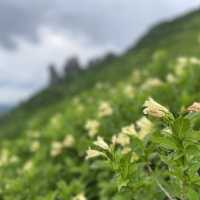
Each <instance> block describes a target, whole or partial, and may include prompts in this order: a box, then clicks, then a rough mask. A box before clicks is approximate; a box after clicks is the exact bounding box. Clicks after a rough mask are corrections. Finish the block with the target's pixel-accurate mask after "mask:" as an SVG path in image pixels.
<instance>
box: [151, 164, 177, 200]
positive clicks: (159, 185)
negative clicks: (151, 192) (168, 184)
mask: <svg viewBox="0 0 200 200" xmlns="http://www.w3.org/2000/svg"><path fill="white" fill-rule="evenodd" d="M147 167H148V170H149V172H150V173H151V174H152V176H153V178H154V180H155V182H156V184H157V186H158V187H159V188H160V190H161V191H162V192H163V193H164V194H165V195H166V196H167V197H168V199H169V200H175V199H174V198H173V197H172V196H171V194H169V192H168V191H167V190H166V189H165V188H164V187H163V185H162V184H161V183H160V182H159V180H158V179H157V178H156V177H155V176H154V174H153V171H152V169H151V167H150V166H149V165H147Z"/></svg>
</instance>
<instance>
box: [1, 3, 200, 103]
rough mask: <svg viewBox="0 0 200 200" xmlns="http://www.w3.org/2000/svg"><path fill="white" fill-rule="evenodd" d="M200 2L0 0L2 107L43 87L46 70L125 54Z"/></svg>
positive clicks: (45, 80)
mask: <svg viewBox="0 0 200 200" xmlns="http://www.w3.org/2000/svg"><path fill="white" fill-rule="evenodd" d="M198 5H200V0H140V1H136V0H55V1H50V0H0V94H1V95H0V104H1V103H3V104H4V103H17V102H19V101H21V100H23V99H25V98H27V97H28V96H29V95H30V94H32V93H33V92H35V91H37V90H38V89H39V88H41V87H43V86H44V85H45V84H46V83H47V80H48V77H47V66H48V64H49V63H51V62H55V63H56V64H57V66H58V69H59V68H61V66H62V64H63V63H64V61H65V60H66V58H68V57H70V56H71V55H78V56H79V57H80V59H81V61H82V62H86V61H87V60H88V59H90V58H91V57H94V56H97V55H101V54H103V53H104V52H106V51H108V50H113V51H116V52H121V51H123V50H125V49H126V48H127V47H128V46H130V45H131V44H133V43H134V42H135V41H136V40H137V39H138V38H139V37H140V36H141V35H142V34H143V33H144V32H145V31H146V30H148V28H149V27H150V26H151V25H152V24H155V23H157V22H159V21H161V20H165V19H171V18H173V17H175V16H176V15H179V14H182V13H183V12H186V11H189V10H191V9H193V8H196V7H197V6H198Z"/></svg>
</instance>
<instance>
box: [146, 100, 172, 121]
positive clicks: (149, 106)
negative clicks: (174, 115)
mask: <svg viewBox="0 0 200 200" xmlns="http://www.w3.org/2000/svg"><path fill="white" fill-rule="evenodd" d="M143 112H144V114H145V115H150V116H153V117H156V118H163V117H165V116H166V115H167V114H170V112H169V110H168V109H167V108H166V107H164V106H162V105H160V104H159V103H157V102H156V101H155V100H153V99H152V98H151V97H149V98H148V100H146V101H145V103H144V110H143Z"/></svg>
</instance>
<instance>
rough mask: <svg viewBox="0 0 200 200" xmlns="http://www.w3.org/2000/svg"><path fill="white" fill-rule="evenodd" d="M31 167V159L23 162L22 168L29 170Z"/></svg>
mask: <svg viewBox="0 0 200 200" xmlns="http://www.w3.org/2000/svg"><path fill="white" fill-rule="evenodd" d="M32 167H33V162H32V160H29V161H27V162H26V163H25V164H24V167H23V170H24V171H30V170H31V168H32Z"/></svg>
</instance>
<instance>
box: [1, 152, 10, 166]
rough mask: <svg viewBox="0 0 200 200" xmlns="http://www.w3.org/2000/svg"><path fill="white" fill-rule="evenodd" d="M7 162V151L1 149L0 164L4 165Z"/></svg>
mask: <svg viewBox="0 0 200 200" xmlns="http://www.w3.org/2000/svg"><path fill="white" fill-rule="evenodd" d="M8 162H9V151H8V149H2V150H1V152H0V166H3V165H6V164H8Z"/></svg>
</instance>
